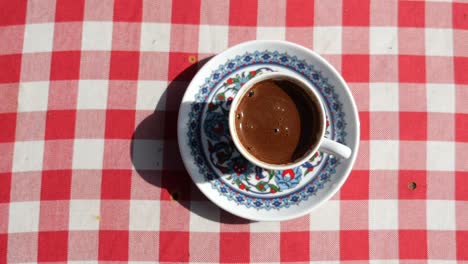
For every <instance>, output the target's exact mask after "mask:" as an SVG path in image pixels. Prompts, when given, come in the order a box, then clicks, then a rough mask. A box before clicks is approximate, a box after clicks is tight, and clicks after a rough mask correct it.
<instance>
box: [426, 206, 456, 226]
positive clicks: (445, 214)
mask: <svg viewBox="0 0 468 264" xmlns="http://www.w3.org/2000/svg"><path fill="white" fill-rule="evenodd" d="M426 217H427V218H426V221H427V229H429V230H455V229H456V228H455V219H456V218H455V201H453V200H427V201H426Z"/></svg>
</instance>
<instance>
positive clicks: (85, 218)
mask: <svg viewBox="0 0 468 264" xmlns="http://www.w3.org/2000/svg"><path fill="white" fill-rule="evenodd" d="M100 206H101V202H100V200H71V201H70V220H69V227H70V230H98V229H99V221H100V214H101V213H100V211H101V207H100Z"/></svg>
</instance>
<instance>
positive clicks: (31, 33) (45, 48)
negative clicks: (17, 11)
mask: <svg viewBox="0 0 468 264" xmlns="http://www.w3.org/2000/svg"><path fill="white" fill-rule="evenodd" d="M53 44H54V24H53V23H41V24H26V27H25V29H24V44H23V53H30V52H50V51H52V46H53Z"/></svg>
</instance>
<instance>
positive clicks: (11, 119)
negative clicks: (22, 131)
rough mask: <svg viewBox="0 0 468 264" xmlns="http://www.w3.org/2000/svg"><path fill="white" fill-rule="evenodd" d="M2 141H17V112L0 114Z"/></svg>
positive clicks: (0, 136) (0, 140) (0, 138)
mask: <svg viewBox="0 0 468 264" xmlns="http://www.w3.org/2000/svg"><path fill="white" fill-rule="evenodd" d="M0 127H1V128H2V129H0V143H3V142H15V132H16V113H8V114H0Z"/></svg>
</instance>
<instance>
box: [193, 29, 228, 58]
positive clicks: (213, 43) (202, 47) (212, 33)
mask: <svg viewBox="0 0 468 264" xmlns="http://www.w3.org/2000/svg"><path fill="white" fill-rule="evenodd" d="M199 32H200V33H199V36H198V52H200V53H219V52H221V51H223V50H225V49H227V47H228V27H227V26H209V25H200V31H199Z"/></svg>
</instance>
